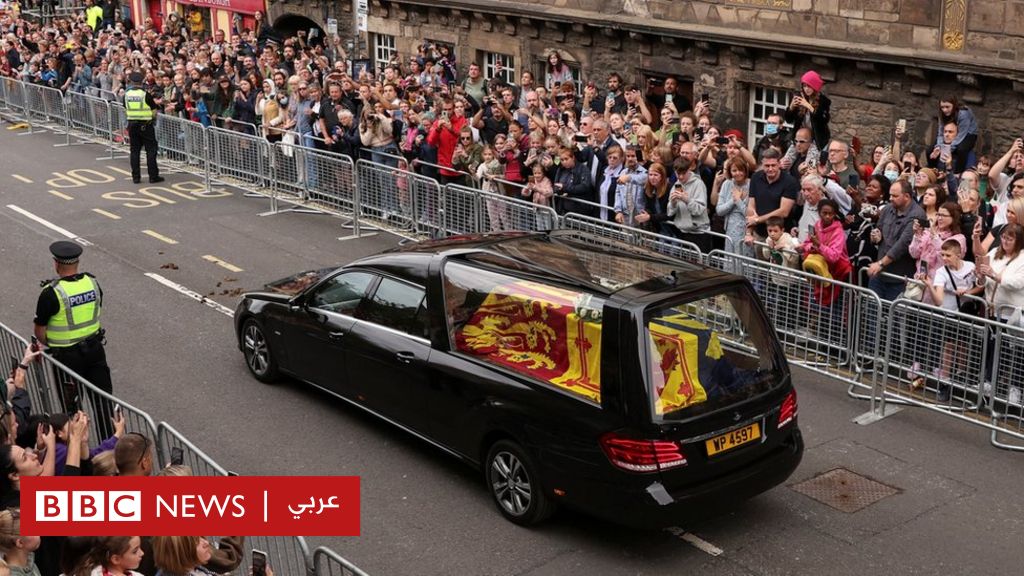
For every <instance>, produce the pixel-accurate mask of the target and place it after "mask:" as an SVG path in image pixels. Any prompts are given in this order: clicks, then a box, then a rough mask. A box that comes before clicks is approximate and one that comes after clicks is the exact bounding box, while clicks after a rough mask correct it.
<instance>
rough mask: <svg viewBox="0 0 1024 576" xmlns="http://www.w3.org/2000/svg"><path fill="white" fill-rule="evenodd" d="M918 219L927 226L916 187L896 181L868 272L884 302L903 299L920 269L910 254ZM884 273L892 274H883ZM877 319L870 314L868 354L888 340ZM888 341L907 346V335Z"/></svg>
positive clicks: (876, 235) (880, 220)
mask: <svg viewBox="0 0 1024 576" xmlns="http://www.w3.org/2000/svg"><path fill="white" fill-rule="evenodd" d="M915 220H917V221H920V222H925V223H927V222H928V216H927V215H926V214H925V212H924V208H921V206H920V205H919V204H918V203H917V202H915V201H914V188H913V185H912V184H911V183H910V182H909V181H907V180H902V179H901V180H897V181H895V182H893V183H892V186H891V187H890V188H889V204H888V205H887V206H885V207H883V208H882V211H881V213H880V215H879V217H878V226H877V227H876V228H875V230H873V231H872V232H871V241H872V242H873V243H875V244H877V245H878V260H877V261H875V262H873V263H871V265H869V266H868V269H867V270H868V276H869V277H870V280H869V281H868V289H869V290H871V291H872V292H874V293H875V294H877V295H878V297H879V298H880V299H881V300H882V301H883V302H889V301H892V300H895V299H897V298H899V297H900V295H901V294H902V293H903V289H904V287H905V286H906V279H907V278H909V277H911V276H913V275H914V272H915V271H916V269H917V266H916V262H915V261H914V258H913V257H912V256H911V255H910V242H911V240H913V238H914V221H915ZM883 271H884V272H887V273H888V275H883V274H882V272H883ZM883 308H884V304H883ZM874 318H875V316H874V315H872V314H869V315H868V320H867V324H868V326H867V328H868V330H867V334H868V336H867V342H865V343H864V348H865V350H863V352H865V353H872V352H875V351H878V350H880V349H881V348H882V346H883V342H884V339H883V338H882V337H880V336H879V330H878V328H877V327H876V326H875V325H874ZM888 338H897V339H898V340H899V342H901V343H905V342H906V332H905V331H902V330H901V333H900V334H890V335H888ZM908 361H910V360H908Z"/></svg>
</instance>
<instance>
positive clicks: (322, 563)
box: [272, 546, 369, 576]
mask: <svg viewBox="0 0 1024 576" xmlns="http://www.w3.org/2000/svg"><path fill="white" fill-rule="evenodd" d="M272 568H275V567H273V566H272ZM312 568H313V573H314V574H316V575H317V576H369V575H368V574H367V573H366V572H363V571H362V570H360V569H359V567H358V566H356V565H355V564H353V563H351V562H349V561H348V560H346V559H344V558H342V557H341V556H340V555H338V553H337V552H335V551H334V550H331V549H329V548H324V547H322V546H321V547H320V548H317V549H316V550H314V551H313V566H312Z"/></svg>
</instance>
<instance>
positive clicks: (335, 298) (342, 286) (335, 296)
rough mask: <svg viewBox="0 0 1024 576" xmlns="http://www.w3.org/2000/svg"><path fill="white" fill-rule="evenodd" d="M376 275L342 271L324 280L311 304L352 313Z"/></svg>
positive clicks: (315, 306)
mask: <svg viewBox="0 0 1024 576" xmlns="http://www.w3.org/2000/svg"><path fill="white" fill-rule="evenodd" d="M373 279H374V275H373V274H369V273H367V272H342V273H341V274H338V275H337V276H335V277H334V278H331V279H330V280H328V281H326V282H324V284H323V285H322V286H320V287H319V288H317V289H316V292H315V293H314V294H313V295H312V296H311V297H310V299H309V305H310V307H312V308H320V309H321V310H326V311H328V312H337V313H338V314H348V315H351V314H352V312H354V311H355V309H356V306H359V302H360V301H361V300H362V299H363V296H365V295H366V289H367V288H368V287H369V286H370V284H371V283H372V282H373Z"/></svg>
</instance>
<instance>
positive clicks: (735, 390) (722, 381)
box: [646, 288, 781, 420]
mask: <svg viewBox="0 0 1024 576" xmlns="http://www.w3.org/2000/svg"><path fill="white" fill-rule="evenodd" d="M752 298H753V296H751V295H749V293H747V292H746V291H745V290H744V289H742V288H735V289H732V290H730V291H728V292H725V293H722V294H717V295H713V296H706V297H702V298H700V299H697V300H693V301H689V302H684V303H680V304H671V305H667V306H660V307H658V308H655V309H654V310H652V311H651V310H649V311H648V314H647V315H646V322H647V357H648V373H649V375H650V376H649V380H650V381H649V386H650V391H651V395H650V397H651V399H652V402H653V412H654V416H655V419H656V420H660V419H683V418H689V417H692V416H696V415H699V414H704V413H708V412H712V411H715V410H718V409H720V408H724V407H727V406H730V405H733V404H736V403H739V402H743V401H744V400H747V399H750V398H753V397H755V396H758V395H760V394H762V393H764V392H767V391H768V390H770V389H772V388H773V387H775V386H778V385H780V384H781V372H780V369H779V368H778V367H779V364H778V363H777V361H776V358H775V353H774V348H773V347H772V346H771V344H770V343H771V339H770V337H769V332H768V330H769V327H768V325H767V324H766V322H765V320H764V317H763V316H762V315H761V314H760V313H759V312H758V311H757V307H756V306H753V305H752V304H751V299H752Z"/></svg>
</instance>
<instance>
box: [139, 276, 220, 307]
mask: <svg viewBox="0 0 1024 576" xmlns="http://www.w3.org/2000/svg"><path fill="white" fill-rule="evenodd" d="M146 276H148V277H149V278H152V279H153V280H156V281H157V282H159V283H161V284H163V285H164V286H167V287H168V288H170V289H171V290H174V291H176V292H180V293H182V294H184V295H185V296H188V297H189V298H191V299H193V300H195V301H196V302H199V303H201V304H206V305H207V306H209V307H210V308H213V309H214V310H216V311H217V312H220V313H221V314H224V315H225V316H228V317H229V318H234V317H235V312H234V310H232V309H231V308H228V307H227V306H224V305H223V304H219V303H217V302H214V301H213V300H210V299H209V298H207V297H206V296H203V295H202V294H200V293H198V292H195V291H193V290H189V289H188V288H185V287H184V286H182V285H181V284H178V283H177V282H172V281H170V280H168V279H167V278H164V277H163V276H161V275H159V274H153V273H152V272H146Z"/></svg>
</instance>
